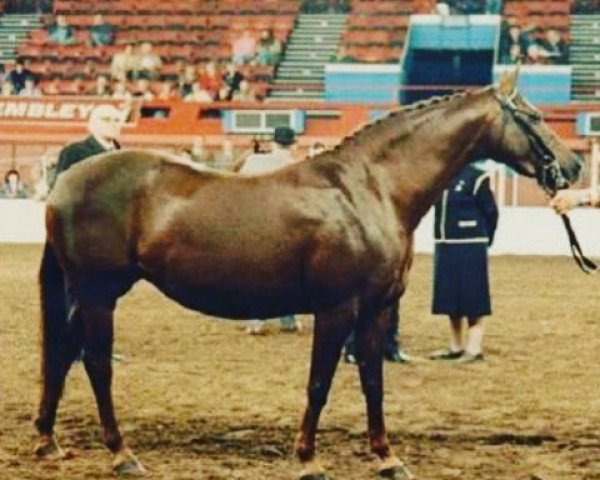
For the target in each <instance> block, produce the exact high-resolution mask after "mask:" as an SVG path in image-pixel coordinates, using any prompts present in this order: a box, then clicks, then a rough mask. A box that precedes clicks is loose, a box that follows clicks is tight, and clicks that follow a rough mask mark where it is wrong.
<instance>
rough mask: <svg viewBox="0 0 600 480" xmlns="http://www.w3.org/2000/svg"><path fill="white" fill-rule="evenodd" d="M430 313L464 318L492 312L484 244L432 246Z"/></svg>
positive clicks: (485, 246)
mask: <svg viewBox="0 0 600 480" xmlns="http://www.w3.org/2000/svg"><path fill="white" fill-rule="evenodd" d="M432 312H433V313H434V314H441V315H452V316H468V317H480V316H483V315H490V314H491V313H492V310H491V305H490V287H489V280H488V258H487V245H486V244H485V243H468V244H447V243H444V244H436V246H435V255H434V267H433V306H432Z"/></svg>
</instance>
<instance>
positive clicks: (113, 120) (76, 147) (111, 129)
mask: <svg viewBox="0 0 600 480" xmlns="http://www.w3.org/2000/svg"><path fill="white" fill-rule="evenodd" d="M123 123H124V113H123V112H122V111H121V110H119V109H118V108H116V107H113V106H112V105H100V106H98V107H96V108H95V109H94V110H92V113H91V114H90V118H89V121H88V131H89V133H90V135H89V136H88V137H87V138H86V139H84V140H82V141H79V142H74V143H70V144H69V145H67V146H66V147H64V148H63V149H62V150H61V151H60V153H59V155H58V165H57V167H56V178H55V180H54V181H55V182H56V179H58V176H59V175H60V174H61V173H63V172H65V171H67V170H68V169H69V168H71V167H72V166H73V165H75V164H76V163H79V162H81V161H82V160H85V159H86V158H88V157H93V156H94V155H97V154H99V153H104V152H109V151H111V150H119V149H120V148H121V145H120V144H119V142H118V140H117V139H118V137H119V136H120V134H121V129H122V128H123Z"/></svg>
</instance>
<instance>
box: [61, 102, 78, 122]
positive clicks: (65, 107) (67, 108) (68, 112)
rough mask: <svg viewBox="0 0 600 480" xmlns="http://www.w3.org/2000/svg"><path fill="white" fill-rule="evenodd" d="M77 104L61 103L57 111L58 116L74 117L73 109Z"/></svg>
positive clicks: (63, 117) (64, 117)
mask: <svg viewBox="0 0 600 480" xmlns="http://www.w3.org/2000/svg"><path fill="white" fill-rule="evenodd" d="M76 109H77V105H75V104H73V103H63V104H62V105H61V106H60V110H59V111H58V118H62V119H64V120H68V119H69V118H75V110H76Z"/></svg>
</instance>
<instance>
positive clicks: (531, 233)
mask: <svg viewBox="0 0 600 480" xmlns="http://www.w3.org/2000/svg"><path fill="white" fill-rule="evenodd" d="M44 211H45V204H44V203H43V202H37V201H34V200H0V218H2V222H0V243H41V242H43V241H44V240H45V231H44ZM571 217H572V222H573V227H574V228H575V231H576V232H577V234H578V236H579V240H580V242H581V246H582V248H583V250H584V252H585V253H586V254H587V255H591V256H596V257H600V241H598V232H600V211H597V210H591V209H580V210H577V211H574V212H573V213H572V214H571ZM432 232H433V211H430V212H429V213H428V214H427V215H426V216H425V218H424V219H423V221H422V222H421V225H420V226H419V228H418V229H417V231H416V233H415V250H416V251H417V252H418V253H432V252H433V234H432ZM490 253H491V254H493V255H507V254H511V255H570V254H571V253H570V249H569V243H568V241H567V237H566V234H565V232H564V229H563V224H562V222H561V221H560V218H559V217H558V216H557V215H555V214H554V212H553V211H552V210H551V209H550V208H547V207H537V208H536V207H532V208H527V207H506V208H501V209H500V220H499V224H498V230H497V234H496V240H495V242H494V245H493V247H492V248H491V250H490Z"/></svg>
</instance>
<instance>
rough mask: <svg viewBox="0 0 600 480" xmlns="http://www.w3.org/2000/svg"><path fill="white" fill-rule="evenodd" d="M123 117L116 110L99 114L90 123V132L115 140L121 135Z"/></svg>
mask: <svg viewBox="0 0 600 480" xmlns="http://www.w3.org/2000/svg"><path fill="white" fill-rule="evenodd" d="M122 128H123V118H122V117H121V115H120V114H118V113H117V112H114V113H106V114H102V115H99V116H98V117H97V118H96V119H95V121H94V122H93V123H92V125H91V132H92V133H93V134H94V135H96V136H97V137H100V138H102V139H105V140H116V139H117V138H119V136H120V135H121V129H122Z"/></svg>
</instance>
